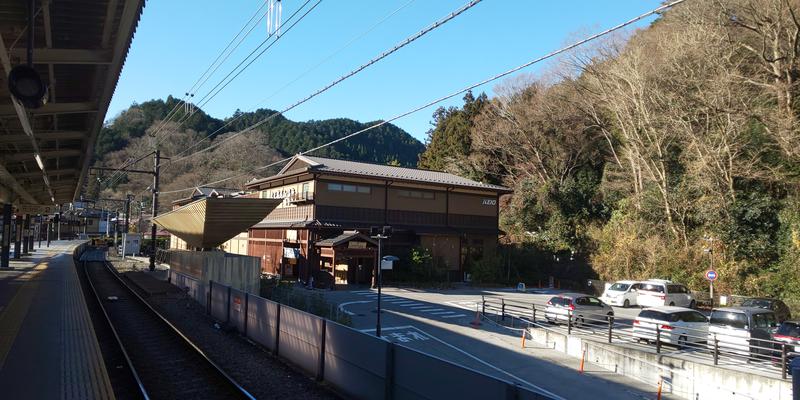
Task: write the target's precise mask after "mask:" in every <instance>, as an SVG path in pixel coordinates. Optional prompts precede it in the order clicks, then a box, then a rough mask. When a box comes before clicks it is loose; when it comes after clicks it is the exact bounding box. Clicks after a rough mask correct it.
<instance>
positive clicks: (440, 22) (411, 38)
mask: <svg viewBox="0 0 800 400" xmlns="http://www.w3.org/2000/svg"><path fill="white" fill-rule="evenodd" d="M481 1H482V0H471V1H470V2H468V3H467V4H465V5H463V6H461V7H460V8H459V9H457V10H455V11H453V12H451V13H450V14H448V15H447V16H445V17H444V18H442V19H440V20H438V21H436V22H434V23H433V24H431V25H429V26H428V27H426V28H425V29H423V30H421V31H419V32H417V33H415V34H413V35H411V36H409V37H408V38H406V39H405V40H403V41H401V42H400V43H398V44H396V45H395V46H394V47H392V48H391V49H389V50H386V51H384V52H383V53H381V54H379V55H378V56H377V57H375V58H372V59H371V60H369V61H367V62H366V63H364V64H362V65H361V66H360V67H358V68H356V69H354V70H352V71H350V72H349V73H347V74H345V75H342V76H341V77H339V78H337V79H335V80H334V81H333V82H331V83H329V84H327V85H326V86H324V87H323V88H321V89H318V90H317V91H315V92H313V93H311V94H310V95H308V96H306V97H304V98H303V99H301V100H299V101H297V102H295V103H293V104H292V105H290V106H289V107H286V108H285V109H283V110H282V111H278V112H274V113H272V114H271V115H269V116H267V117H266V118H264V119H262V120H261V121H259V122H257V123H255V124H253V125H251V126H249V127H247V128H245V129H243V130H241V131H239V132H237V133H234V134H233V135H231V136H230V137H227V138H225V139H223V140H221V141H220V142H219V143H215V144H213V145H211V146H208V147H206V148H204V149H200V150H198V151H196V152H194V153H191V154H189V155H187V156H184V157H181V158H177V159H175V160H174V161H170V164H171V163H173V162H178V161H182V160H185V159H187V158H190V157H193V156H195V155H197V154H200V153H203V152H205V151H208V150H211V149H213V148H216V147H218V146H220V145H222V144H224V143H226V142H228V141H230V140H232V139H234V138H236V137H239V136H241V135H243V134H245V133H247V132H250V131H252V130H254V129H256V128H258V127H259V126H261V125H263V124H265V123H266V122H267V121H269V120H271V119H272V118H274V117H276V116H277V115H280V114H284V113H286V112H288V111H290V110H292V109H294V108H295V107H297V106H299V105H301V104H303V103H305V102H307V101H309V100H311V99H313V98H314V97H316V96H318V95H320V94H322V93H324V92H326V91H328V90H329V89H330V88H332V87H334V86H336V85H338V84H339V83H341V82H343V81H345V80H346V79H348V78H350V77H352V76H354V75H356V74H358V73H359V72H361V71H363V70H365V69H367V68H368V67H370V66H372V65H373V64H375V63H377V62H379V61H381V60H383V59H384V58H386V57H388V56H389V55H391V54H392V53H394V52H396V51H398V50H400V49H402V48H403V47H405V46H407V45H408V44H411V43H413V42H414V41H415V40H417V39H419V38H421V37H422V36H425V35H426V34H427V33H429V32H431V31H433V30H434V29H436V28H439V27H440V26H442V25H444V24H446V23H447V22H449V21H451V20H453V19H454V18H456V17H457V16H459V15H461V14H462V13H464V12H465V11H467V10H469V9H470V8H472V7H474V6H475V5H477V4H478V3H480V2H481ZM230 122H233V120H231V121H230ZM226 125H229V124H226ZM218 131H219V129H218V130H217V131H215V132H212V133H211V134H209V135H207V136H206V138H204V139H201V141H199V142H197V143H195V144H194V145H192V146H190V147H188V148H187V149H186V150H184V151H183V152H181V153H179V154H178V156H180V155H181V154H184V153H185V152H186V151H188V150H190V149H192V148H194V147H195V146H197V145H198V144H200V143H202V141H203V140H205V139H207V138H209V137H211V136H212V135H214V134H215V133H216V132H218Z"/></svg>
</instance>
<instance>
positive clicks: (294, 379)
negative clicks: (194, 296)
mask: <svg viewBox="0 0 800 400" xmlns="http://www.w3.org/2000/svg"><path fill="white" fill-rule="evenodd" d="M114 264H115V267H116V268H117V269H118V270H120V272H124V271H125V270H130V269H131V267H132V266H133V265H132V263H128V262H115V263H114ZM138 266H141V264H139V265H138ZM148 301H149V302H150V304H151V305H153V306H154V307H155V308H156V309H158V310H159V312H160V313H161V314H162V315H164V317H166V318H167V319H168V320H169V321H170V322H171V323H172V324H173V325H175V327H177V328H178V329H179V330H180V331H181V332H182V333H183V334H184V335H186V336H187V337H188V338H189V339H190V340H192V341H193V342H194V343H195V344H196V345H197V346H198V347H200V348H201V349H203V351H204V352H205V353H206V355H207V356H208V357H209V358H211V359H212V360H213V361H214V362H216V363H217V364H218V365H219V366H220V367H222V369H224V370H225V372H227V373H228V374H229V375H231V376H232V377H233V378H234V379H235V380H236V381H237V382H239V384H241V385H242V386H244V387H245V389H247V390H248V391H249V392H250V393H251V394H252V395H253V396H255V397H256V398H258V399H309V400H313V399H338V398H339V397H338V396H337V395H336V394H334V393H333V392H331V391H330V390H328V389H326V388H325V387H324V386H323V385H321V384H319V383H317V382H316V381H314V380H313V379H312V378H310V377H308V376H306V375H304V374H303V373H301V372H299V371H297V370H295V369H293V368H292V367H290V366H289V365H287V364H286V363H284V362H283V361H281V360H279V359H277V358H275V357H273V356H272V355H271V354H269V353H268V352H267V351H265V350H264V349H262V348H261V347H259V346H257V345H255V344H253V343H251V342H249V341H247V340H245V339H244V338H242V337H241V336H240V335H239V334H237V333H235V332H225V331H224V330H220V329H216V328H215V327H214V321H213V320H212V319H211V318H210V317H209V316H207V315H206V313H205V309H204V308H203V307H202V306H201V305H200V304H198V303H196V302H194V301H192V300H188V299H186V298H185V297H184V295H183V294H182V293H176V294H163V295H154V296H151V297H149V298H148Z"/></svg>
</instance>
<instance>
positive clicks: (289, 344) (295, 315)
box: [278, 307, 322, 375]
mask: <svg viewBox="0 0 800 400" xmlns="http://www.w3.org/2000/svg"><path fill="white" fill-rule="evenodd" d="M279 327H280V333H279V335H278V354H279V355H280V356H281V357H284V358H286V359H287V360H289V361H290V362H292V363H293V364H295V365H296V366H298V367H300V368H302V369H303V370H304V371H306V372H308V373H309V374H312V375H315V374H317V373H318V372H319V371H318V370H319V356H320V346H321V342H322V319H320V318H319V317H317V316H314V315H311V314H307V313H305V312H302V311H299V310H295V309H293V308H289V307H281V316H280V324H279Z"/></svg>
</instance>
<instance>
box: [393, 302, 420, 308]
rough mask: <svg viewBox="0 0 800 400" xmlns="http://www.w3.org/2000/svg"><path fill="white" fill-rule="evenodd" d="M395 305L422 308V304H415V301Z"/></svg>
mask: <svg viewBox="0 0 800 400" xmlns="http://www.w3.org/2000/svg"><path fill="white" fill-rule="evenodd" d="M397 304H398V305H400V306H403V307H418V306H424V304H422V303H417V302H416V301H411V302H408V303H397Z"/></svg>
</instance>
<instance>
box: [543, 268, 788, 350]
mask: <svg viewBox="0 0 800 400" xmlns="http://www.w3.org/2000/svg"><path fill="white" fill-rule="evenodd" d="M625 285H628V287H625ZM634 285H638V289H637V290H638V291H639V294H641V295H643V296H651V294H650V293H648V292H656V293H660V292H659V290H660V289H659V287H660V288H663V289H665V291H666V292H667V293H670V292H672V293H675V294H676V295H677V294H682V292H683V290H681V289H677V288H670V286H682V285H673V284H671V283H666V282H663V283H662V282H653V281H647V282H633V281H621V282H617V283H615V284H614V285H612V286H611V287H610V288H609V290H611V289H612V288H614V289H615V290H617V291H619V292H623V293H628V292H629V291H630V287H631V286H634ZM659 285H660V286H659ZM615 286H616V287H615ZM654 286H655V289H654V288H653V287H654ZM607 292H608V291H607ZM618 297H619V296H613V295H612V296H610V298H614V299H616V303H617V304H622V305H623V306H625V300H628V304H630V299H626V298H625V297H624V295H623V296H622V298H621V299H620V298H618ZM644 298H646V297H644ZM673 299H674V298H672V299H671V298H669V297H666V299H664V300H671V301H670V303H673V301H674V300H673ZM637 300H638V299H637ZM754 300H757V301H755V302H745V304H749V305H750V306H738V307H722V308H715V309H713V310H712V311H711V313H710V316H706V315H704V314H703V313H701V312H699V311H697V310H694V309H692V308H690V307H679V306H675V305H663V304H659V305H656V306H652V307H645V308H643V309H642V310H641V311H640V312H639V314H638V316H637V317H636V318H635V319H634V321H633V329H632V335H633V337H634V338H635V339H636V340H637V341H640V342H642V341H644V342H648V343H649V342H655V341H659V342H660V343H666V344H672V345H675V346H678V347H681V348H684V347H689V346H697V345H703V344H705V345H706V346H708V348H713V347H715V346H716V348H717V349H719V350H721V351H724V352H727V353H729V354H731V353H733V354H739V355H743V356H747V357H757V358H762V359H769V358H771V359H772V360H773V361H774V360H780V358H781V351H782V346H781V344H782V343H786V344H788V345H789V346H787V348H786V351H787V353H788V354H787V355H788V356H789V358H791V357H793V356H794V355H795V353H796V352H800V322H799V321H792V320H786V321H783V322H782V323H781V322H780V319H779V318H778V316H777V313H776V312H775V311H773V310H772V309H771V307H776V308H778V309H780V310H781V312H784V311H785V313H783V314H782V315H784V316H786V317H787V318H789V317H790V316H791V314H789V313H788V308H786V309H785V310H783V309H782V307H781V306H775V305H774V304H776V302H775V301H772V300H770V301H766V300H769V299H754ZM648 301H651V300H650V299H649V298H647V300H645V302H648ZM681 302H682V303H683V304H688V305H690V306H694V305H695V302H694V299H691V300H689V298H687V297H683V298H682V300H681ZM637 303H641V302H638V301H637ZM755 304H758V305H761V306H762V307H754V306H753V305H755ZM781 304H782V302H781ZM783 306H785V305H783ZM613 316H614V309H613V308H612V307H611V306H610V305H609V304H606V302H605V301H604V300H603V299H601V298H597V297H594V296H591V295H586V294H581V293H563V294H559V295H556V296H553V297H552V298H551V299H550V300H549V301H548V302H547V306H546V308H545V312H544V317H545V319H546V320H547V321H548V322H550V323H554V324H556V323H566V322H567V321H569V320H570V319H571V321H572V323H573V324H575V325H577V326H580V325H585V324H592V323H602V322H604V321H608V320H610V318H611V317H613Z"/></svg>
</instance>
